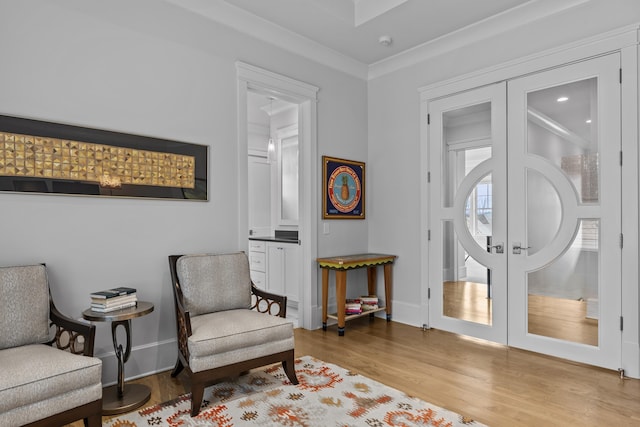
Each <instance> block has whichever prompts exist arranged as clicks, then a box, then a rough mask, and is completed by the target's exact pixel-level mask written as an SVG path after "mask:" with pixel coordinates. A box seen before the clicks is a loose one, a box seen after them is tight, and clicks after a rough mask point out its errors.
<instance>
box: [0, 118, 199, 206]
mask: <svg viewBox="0 0 640 427" xmlns="http://www.w3.org/2000/svg"><path fill="white" fill-rule="evenodd" d="M207 160H208V147H207V146H204V145H196V144H188V143H184V142H178V141H171V140H166V139H160V138H151V137H145V136H139V135H131V134H124V133H118V132H111V131H105V130H99V129H90V128H84V127H78V126H70V125H64V124H58V123H49V122H43V121H38V120H31V119H25V118H19V117H11V116H0V191H15V192H37V193H52V194H76V195H93V196H117V197H151V198H169V199H190V200H207V170H208V168H207Z"/></svg>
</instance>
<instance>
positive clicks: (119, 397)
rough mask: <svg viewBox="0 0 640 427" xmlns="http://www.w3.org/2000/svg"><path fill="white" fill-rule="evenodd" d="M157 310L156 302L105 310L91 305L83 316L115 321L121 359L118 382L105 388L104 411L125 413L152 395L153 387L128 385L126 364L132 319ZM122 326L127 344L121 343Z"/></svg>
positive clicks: (116, 346) (113, 331) (115, 345)
mask: <svg viewBox="0 0 640 427" xmlns="http://www.w3.org/2000/svg"><path fill="white" fill-rule="evenodd" d="M152 311H153V304H152V303H150V302H147V301H138V305H137V306H135V307H128V308H123V309H122V310H115V311H110V312H108V313H102V312H98V311H93V310H92V309H90V308H88V309H86V310H85V311H83V312H82V317H83V318H85V319H86V320H89V321H92V322H111V336H112V339H113V349H114V350H115V352H116V358H117V359H118V383H117V384H116V385H112V386H109V387H105V388H104V389H103V390H102V413H103V414H104V415H114V414H122V413H124V412H129V411H132V410H134V409H136V408H139V407H140V406H142V405H144V404H145V403H146V402H147V401H148V400H149V398H150V397H151V390H150V389H149V387H147V386H146V385H143V384H125V382H124V364H125V363H126V362H127V360H129V356H130V354H131V319H134V318H136V317H141V316H145V315H147V314H149V313H151V312H152ZM118 326H122V327H123V328H124V331H125V336H126V341H127V342H126V347H125V348H124V349H123V347H122V344H119V343H118V338H117V336H116V329H117V328H118Z"/></svg>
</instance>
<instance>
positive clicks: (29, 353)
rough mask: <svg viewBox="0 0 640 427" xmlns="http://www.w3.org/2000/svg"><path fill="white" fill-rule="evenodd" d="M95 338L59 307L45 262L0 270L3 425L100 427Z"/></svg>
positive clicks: (89, 328) (0, 412)
mask: <svg viewBox="0 0 640 427" xmlns="http://www.w3.org/2000/svg"><path fill="white" fill-rule="evenodd" d="M94 337H95V326H93V325H87V324H84V323H81V322H77V321H75V320H73V319H70V318H68V317H65V316H63V315H62V314H61V313H60V312H59V311H58V310H57V309H56V307H55V305H54V304H53V300H52V299H51V296H50V293H49V282H48V280H47V270H46V267H45V266H44V265H43V264H39V265H28V266H20V267H0V426H3V427H10V426H24V425H27V426H47V427H49V426H62V425H65V424H69V423H71V422H74V421H76V420H79V419H84V421H85V425H88V426H90V427H92V426H96V427H97V426H100V425H101V424H102V416H101V415H102V383H101V377H102V361H101V360H100V359H97V358H94V357H92V355H93V345H94Z"/></svg>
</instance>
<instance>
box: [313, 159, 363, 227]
mask: <svg viewBox="0 0 640 427" xmlns="http://www.w3.org/2000/svg"><path fill="white" fill-rule="evenodd" d="M364 182H365V174H364V163H363V162H356V161H353V160H344V159H337V158H335V157H329V156H322V186H323V189H322V218H323V219H364V217H365V216H364V208H365V203H364Z"/></svg>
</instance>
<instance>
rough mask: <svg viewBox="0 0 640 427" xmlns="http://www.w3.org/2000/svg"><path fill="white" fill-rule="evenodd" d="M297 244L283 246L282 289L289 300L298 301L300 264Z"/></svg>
mask: <svg viewBox="0 0 640 427" xmlns="http://www.w3.org/2000/svg"><path fill="white" fill-rule="evenodd" d="M301 252H302V251H301V250H300V246H299V245H285V247H284V255H285V260H284V265H285V268H284V289H285V295H287V298H289V301H295V302H298V301H300V298H299V296H298V295H299V289H300V266H301V264H302V257H301V255H300V254H301Z"/></svg>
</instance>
